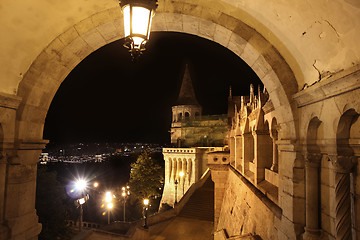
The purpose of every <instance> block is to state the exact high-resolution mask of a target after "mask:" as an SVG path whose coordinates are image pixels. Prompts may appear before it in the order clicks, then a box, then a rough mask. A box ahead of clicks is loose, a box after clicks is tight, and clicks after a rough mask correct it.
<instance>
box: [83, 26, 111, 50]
mask: <svg viewBox="0 0 360 240" xmlns="http://www.w3.org/2000/svg"><path fill="white" fill-rule="evenodd" d="M81 38H82V39H84V41H85V42H86V43H87V44H88V45H89V46H90V47H91V48H92V49H93V50H96V49H98V48H100V47H102V46H104V45H106V41H105V39H104V38H103V37H102V35H101V34H100V33H99V32H98V31H97V29H96V28H95V29H92V30H90V31H89V32H86V33H84V34H83V35H81Z"/></svg>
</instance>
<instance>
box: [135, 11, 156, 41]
mask: <svg viewBox="0 0 360 240" xmlns="http://www.w3.org/2000/svg"><path fill="white" fill-rule="evenodd" d="M150 13H151V11H150V10H149V9H146V8H143V7H133V11H132V34H141V35H143V36H145V37H146V35H147V32H148V26H149V20H150V18H149V15H150Z"/></svg>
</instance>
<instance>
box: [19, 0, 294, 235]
mask: <svg viewBox="0 0 360 240" xmlns="http://www.w3.org/2000/svg"><path fill="white" fill-rule="evenodd" d="M189 5H190V4H189ZM200 8H201V7H200ZM201 9H202V10H204V11H200V12H201V13H200V12H199V11H195V10H194V9H192V10H191V9H189V8H186V7H184V6H182V7H181V8H180V7H179V8H177V6H176V5H175V6H174V9H173V10H172V11H171V12H170V11H167V10H164V11H161V9H159V11H158V13H157V15H156V18H155V19H154V27H153V30H154V31H178V32H184V33H189V34H194V35H198V36H200V37H204V38H207V39H210V40H212V41H214V42H217V43H219V44H222V45H223V46H224V47H226V48H228V49H230V50H231V51H233V52H234V53H235V54H237V55H238V56H239V57H240V58H242V59H243V60H244V61H245V62H246V63H247V64H248V65H249V66H250V67H251V68H252V69H253V70H254V71H255V73H256V74H257V75H258V76H259V78H260V79H261V81H262V82H263V83H264V85H265V87H266V88H267V90H268V92H269V95H270V98H271V99H272V102H273V105H274V107H275V109H276V111H277V116H278V118H277V121H278V124H279V125H280V128H281V129H282V131H279V139H296V136H297V130H296V126H295V120H296V115H295V113H296V111H294V104H293V101H292V95H293V94H294V93H295V92H297V90H298V85H297V81H296V79H295V76H294V74H293V71H292V70H291V69H290V67H289V65H288V64H287V62H286V61H285V59H284V58H283V57H282V56H281V54H280V53H279V51H278V50H277V49H276V48H275V47H274V46H273V45H272V44H271V43H270V42H268V41H267V40H266V38H264V37H263V36H261V35H260V34H259V33H258V32H257V31H256V30H255V29H254V28H251V27H249V26H248V25H246V24H245V23H244V22H242V21H241V20H239V19H237V18H235V17H233V16H230V15H228V14H226V13H222V12H219V11H216V14H215V15H214V12H213V11H212V9H205V8H204V7H202V8H201ZM114 12H119V9H109V10H107V11H103V12H99V13H97V14H95V15H92V16H91V17H89V18H86V19H84V20H82V21H81V22H78V23H77V24H75V25H74V26H72V27H71V28H69V29H67V30H66V31H65V32H63V33H62V34H60V35H59V36H57V37H56V38H54V39H53V41H52V42H51V43H50V44H49V45H48V46H46V47H45V49H43V50H42V52H41V53H40V54H39V55H38V56H37V58H36V59H35V60H34V61H33V63H32V65H31V66H30V68H29V70H28V71H27V72H26V74H25V75H24V78H23V80H22V81H21V82H20V84H19V88H18V96H19V97H20V98H21V102H20V105H19V108H18V109H17V111H16V126H15V129H16V131H15V138H16V139H17V142H19V144H20V145H21V144H22V145H21V146H20V145H19V146H20V148H19V149H22V148H23V149H24V150H27V151H19V153H17V156H19V158H21V159H25V160H24V161H23V164H24V165H29V166H31V169H32V174H33V175H35V173H36V162H37V158H38V155H39V153H40V151H41V148H42V147H43V144H44V142H43V140H42V134H43V125H44V121H45V117H46V114H47V111H48V108H49V106H50V104H51V101H52V99H53V97H54V95H55V93H56V91H57V90H58V88H59V86H60V84H61V83H62V81H63V80H64V79H65V78H66V76H67V75H68V74H69V73H70V72H71V71H72V69H73V68H74V67H75V66H76V65H77V64H78V63H79V62H80V61H81V60H82V59H84V58H85V57H86V56H88V55H89V54H90V53H92V52H93V51H95V50H96V49H98V48H100V47H102V46H104V45H106V44H108V43H110V42H113V41H115V40H118V39H120V38H122V37H123V29H122V28H123V27H122V25H123V24H122V20H121V18H120V17H121V15H120V14H114ZM204 12H205V13H207V14H205V15H204ZM32 144H33V145H32ZM28 150H31V151H28ZM21 154H24V155H21ZM31 183H32V185H33V186H34V183H35V178H32V179H31ZM34 193H35V188H31V189H30V188H29V190H28V191H27V192H26V195H27V197H28V198H31V199H33V200H34V196H35V194H34ZM27 206H28V207H29V209H26V212H25V210H24V211H23V212H21V211H20V212H18V213H16V214H15V215H16V216H19V217H20V216H21V217H22V219H24V218H32V219H35V218H36V214H35V211H34V207H33V206H32V204H28V205H27ZM30 208H32V209H33V211H30V210H31V209H30ZM27 214H28V216H29V217H27ZM15 215H14V217H16V216H15ZM14 221H15V222H16V221H17V220H14ZM19 221H20V220H19ZM29 228H32V229H34V230H32V231H34V232H35V234H36V231H38V230H35V228H36V229H38V226H36V227H35V226H32V227H30V226H29ZM21 231H25V230H22V229H18V230H16V231H15V232H17V233H21Z"/></svg>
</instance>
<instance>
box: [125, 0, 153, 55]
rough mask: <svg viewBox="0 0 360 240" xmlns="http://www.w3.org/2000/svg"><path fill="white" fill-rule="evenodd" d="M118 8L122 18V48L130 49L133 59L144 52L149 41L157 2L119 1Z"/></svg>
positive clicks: (147, 0) (148, 0)
mask: <svg viewBox="0 0 360 240" xmlns="http://www.w3.org/2000/svg"><path fill="white" fill-rule="evenodd" d="M120 7H121V9H122V12H123V16H124V30H125V43H124V46H125V47H126V48H129V49H130V50H129V51H130V53H131V56H132V57H133V59H135V58H137V57H138V56H139V55H140V54H141V53H142V52H143V51H144V50H145V44H146V43H147V41H148V40H149V37H150V30H151V22H152V18H153V16H154V15H155V10H156V8H157V0H120Z"/></svg>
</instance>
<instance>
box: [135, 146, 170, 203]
mask: <svg viewBox="0 0 360 240" xmlns="http://www.w3.org/2000/svg"><path fill="white" fill-rule="evenodd" d="M163 182H164V169H163V168H162V167H161V166H160V165H159V164H158V163H157V160H156V159H155V158H152V157H151V156H150V154H149V153H148V152H146V151H145V152H143V153H142V154H141V155H139V157H138V159H137V161H136V162H135V163H132V164H131V172H130V187H131V192H132V193H133V194H134V195H135V196H136V198H137V199H143V198H157V197H160V196H161V189H162V187H163Z"/></svg>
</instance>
